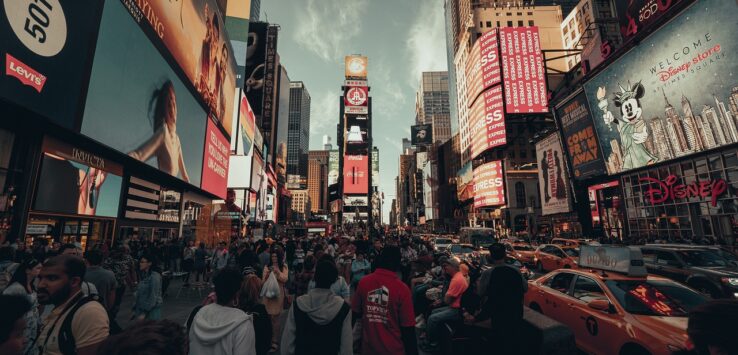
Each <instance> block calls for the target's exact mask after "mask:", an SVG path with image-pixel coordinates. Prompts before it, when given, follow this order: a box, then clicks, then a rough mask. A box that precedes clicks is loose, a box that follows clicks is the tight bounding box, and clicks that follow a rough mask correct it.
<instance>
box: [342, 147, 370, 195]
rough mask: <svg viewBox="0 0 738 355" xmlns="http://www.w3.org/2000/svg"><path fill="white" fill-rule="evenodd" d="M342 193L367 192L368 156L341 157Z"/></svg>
mask: <svg viewBox="0 0 738 355" xmlns="http://www.w3.org/2000/svg"><path fill="white" fill-rule="evenodd" d="M343 193H344V194H367V193H369V157H368V156H366V155H346V156H344V157H343Z"/></svg>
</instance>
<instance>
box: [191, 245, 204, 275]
mask: <svg viewBox="0 0 738 355" xmlns="http://www.w3.org/2000/svg"><path fill="white" fill-rule="evenodd" d="M207 257H208V251H207V249H205V243H203V242H200V246H199V247H198V248H197V249H195V253H194V257H193V258H194V267H195V282H200V278H201V277H202V280H203V281H205V261H206V259H207Z"/></svg>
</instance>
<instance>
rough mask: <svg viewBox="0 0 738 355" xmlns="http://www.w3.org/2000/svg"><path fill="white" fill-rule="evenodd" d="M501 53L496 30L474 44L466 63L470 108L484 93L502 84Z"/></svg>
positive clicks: (487, 33) (467, 92)
mask: <svg viewBox="0 0 738 355" xmlns="http://www.w3.org/2000/svg"><path fill="white" fill-rule="evenodd" d="M499 52H500V49H499V43H498V40H497V29H496V28H493V29H492V30H490V31H487V32H486V33H484V34H483V35H482V36H481V37H479V39H478V40H477V41H476V42H474V46H472V49H471V52H470V53H469V57H468V59H467V62H466V85H467V89H466V96H467V103H468V105H469V106H470V107H471V105H472V104H473V103H474V101H475V100H476V99H477V96H479V94H480V93H481V92H482V91H484V90H485V89H487V88H489V87H491V86H493V85H496V84H499V83H500V81H501V76H500V53H499Z"/></svg>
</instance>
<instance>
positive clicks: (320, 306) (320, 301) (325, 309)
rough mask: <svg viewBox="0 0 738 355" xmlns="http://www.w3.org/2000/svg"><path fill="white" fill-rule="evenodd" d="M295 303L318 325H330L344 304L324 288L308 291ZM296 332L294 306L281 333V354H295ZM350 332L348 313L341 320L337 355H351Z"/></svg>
mask: <svg viewBox="0 0 738 355" xmlns="http://www.w3.org/2000/svg"><path fill="white" fill-rule="evenodd" d="M295 302H296V304H297V306H298V307H300V309H301V310H302V311H303V312H305V313H307V315H308V316H309V317H310V319H312V320H313V321H314V322H315V323H317V324H319V325H326V324H328V323H330V322H331V321H332V320H333V318H335V317H336V315H337V314H338V312H339V311H340V310H341V306H343V304H344V303H345V301H344V300H343V298H341V297H339V296H336V295H335V294H334V293H333V292H332V291H331V290H328V289H324V288H314V289H312V290H310V291H308V293H307V294H306V295H303V296H300V297H298V298H297V300H296V301H295ZM296 331H297V329H296V323H295V306H294V305H292V307H290V312H289V314H288V315H287V322H286V324H285V326H284V333H282V344H281V348H282V354H285V355H292V354H294V353H295V344H296V342H297V339H296ZM351 331H352V330H351V312H349V313H348V314H347V315H346V319H344V320H343V328H342V330H341V339H340V342H341V343H340V348H339V352H338V354H339V355H353V342H354V340H353V335H352V333H351ZM327 355H329V354H327ZM330 355H332V354H330Z"/></svg>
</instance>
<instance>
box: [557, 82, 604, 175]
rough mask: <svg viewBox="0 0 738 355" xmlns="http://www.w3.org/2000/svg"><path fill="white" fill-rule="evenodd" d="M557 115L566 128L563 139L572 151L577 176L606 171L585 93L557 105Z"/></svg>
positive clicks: (569, 150) (573, 165) (567, 147)
mask: <svg viewBox="0 0 738 355" xmlns="http://www.w3.org/2000/svg"><path fill="white" fill-rule="evenodd" d="M556 117H557V118H558V120H559V124H560V125H561V127H562V130H563V131H564V142H563V143H564V146H565V147H566V149H567V151H568V153H569V158H570V160H569V163H570V165H571V168H572V170H574V179H575V180H579V179H584V178H589V177H593V176H597V175H602V174H605V173H606V171H605V164H604V161H603V160H602V152H601V151H600V146H599V144H598V143H597V135H596V134H595V128H594V123H593V122H592V116H591V115H590V112H589V106H588V105H587V98H586V97H585V96H584V93H583V92H581V93H579V94H577V95H576V96H574V97H572V98H571V99H569V100H568V101H566V102H564V103H563V104H561V105H559V106H558V107H556Z"/></svg>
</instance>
